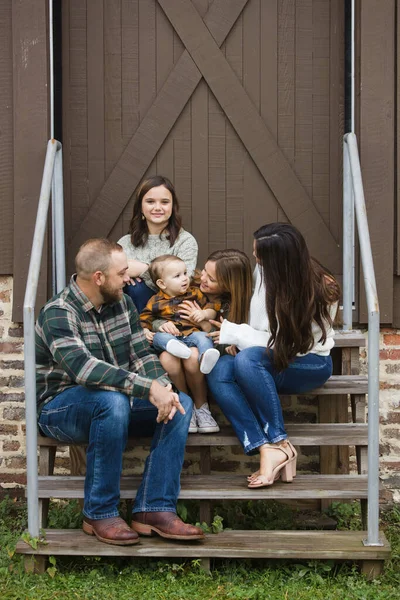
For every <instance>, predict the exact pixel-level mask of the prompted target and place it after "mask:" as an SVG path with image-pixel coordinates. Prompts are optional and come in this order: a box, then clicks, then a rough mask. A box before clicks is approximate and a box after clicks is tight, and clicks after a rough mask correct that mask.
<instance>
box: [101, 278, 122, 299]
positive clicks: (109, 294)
mask: <svg viewBox="0 0 400 600" xmlns="http://www.w3.org/2000/svg"><path fill="white" fill-rule="evenodd" d="M99 291H100V293H101V295H102V296H103V304H114V302H119V301H120V300H121V290H120V289H119V288H112V287H111V286H110V285H109V284H108V282H107V281H106V282H105V283H104V284H103V285H101V286H100V289H99Z"/></svg>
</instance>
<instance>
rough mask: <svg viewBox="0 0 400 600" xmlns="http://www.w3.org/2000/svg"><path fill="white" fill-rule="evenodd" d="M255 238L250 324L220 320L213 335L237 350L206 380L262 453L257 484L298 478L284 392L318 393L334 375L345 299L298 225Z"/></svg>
mask: <svg viewBox="0 0 400 600" xmlns="http://www.w3.org/2000/svg"><path fill="white" fill-rule="evenodd" d="M254 238H255V239H254V256H255V258H256V260H257V267H256V270H255V288H254V293H253V296H252V300H251V304H250V315H249V323H248V324H240V325H238V324H236V323H231V322H230V321H228V320H226V319H225V320H224V321H223V322H222V325H221V323H219V324H218V323H216V322H214V323H215V325H216V326H218V327H220V330H218V331H217V332H215V333H214V334H210V335H211V336H213V337H214V338H215V341H219V343H221V344H229V345H232V349H231V351H230V355H228V356H223V357H221V358H220V360H219V361H218V363H217V365H216V366H215V367H214V370H213V371H212V372H211V373H210V375H208V377H207V383H208V386H209V388H210V390H211V392H212V394H213V396H214V398H215V400H216V401H217V403H218V404H219V405H220V407H221V409H222V410H223V412H224V414H225V415H226V417H227V418H228V419H229V421H230V422H231V423H232V426H233V428H234V430H235V432H236V435H237V436H238V438H239V440H240V442H241V443H242V446H243V449H244V451H245V453H246V454H249V455H251V454H254V453H256V452H259V454H260V469H259V470H258V471H257V472H256V473H253V474H252V475H250V477H249V478H248V481H249V484H248V485H249V487H250V488H258V487H264V486H269V485H272V484H273V483H274V481H276V480H277V479H279V478H280V477H282V480H283V481H287V482H290V481H292V479H293V477H294V476H295V475H296V457H297V452H296V450H295V449H294V447H293V445H292V444H291V443H290V442H289V440H288V439H287V434H286V431H285V426H284V422H283V416H282V408H281V403H280V400H279V395H278V394H279V393H281V394H296V393H301V392H308V391H311V390H313V389H315V388H317V387H319V386H321V385H323V384H324V383H325V381H326V380H327V379H328V378H329V377H330V376H331V374H332V360H331V357H330V350H331V348H332V347H333V345H334V340H333V336H334V332H333V328H332V325H333V320H334V318H335V315H336V312H337V306H338V300H339V297H340V289H339V285H338V284H337V282H336V280H335V278H334V277H333V275H332V274H331V273H329V272H328V271H327V270H326V269H324V268H323V267H322V266H321V265H320V264H319V263H318V262H317V261H315V260H314V259H312V258H311V257H310V255H309V253H308V249H307V246H306V243H305V241H304V238H303V236H302V235H301V233H300V232H299V231H298V230H297V229H296V228H295V227H293V226H292V225H290V224H288V223H272V224H270V225H264V226H263V227H261V228H260V229H258V230H257V231H256V232H255V234H254Z"/></svg>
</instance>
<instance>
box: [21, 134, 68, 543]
mask: <svg viewBox="0 0 400 600" xmlns="http://www.w3.org/2000/svg"><path fill="white" fill-rule="evenodd" d="M60 148H61V144H60V142H57V141H56V140H50V141H49V142H48V144H47V151H46V160H45V164H44V169H43V177H42V185H41V188H40V196H39V204H38V210H37V216H36V224H35V232H34V234H33V243H32V252H31V257H30V262H29V271H28V277H27V283H26V291H25V298H24V309H23V315H24V338H25V345H24V362H25V408H26V455H27V496H28V530H29V533H30V535H31V536H32V537H35V538H37V537H39V499H38V462H37V415H36V412H37V404H36V360H35V303H36V293H37V288H38V282H39V271H40V263H41V259H42V253H43V244H44V237H45V232H46V222H47V215H48V211H49V203H50V190H51V183H52V178H53V171H54V163H55V157H56V152H57V150H59V149H60Z"/></svg>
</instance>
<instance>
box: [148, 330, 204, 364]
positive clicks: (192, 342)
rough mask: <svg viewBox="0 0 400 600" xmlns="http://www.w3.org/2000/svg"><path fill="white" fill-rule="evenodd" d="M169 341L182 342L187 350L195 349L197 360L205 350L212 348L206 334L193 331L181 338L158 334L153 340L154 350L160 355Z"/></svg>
mask: <svg viewBox="0 0 400 600" xmlns="http://www.w3.org/2000/svg"><path fill="white" fill-rule="evenodd" d="M170 340H178V342H182V344H185V345H186V346H188V347H189V348H197V349H198V351H199V360H200V358H201V355H202V354H204V352H205V351H206V350H209V349H210V348H214V343H213V341H212V339H211V338H209V337H207V334H206V333H205V332H204V331H194V332H193V333H190V334H189V335H182V336H177V335H171V334H170V333H162V332H158V333H156V334H155V336H154V338H153V346H154V350H156V352H160V353H161V352H164V350H166V349H167V344H168V342H169V341H170Z"/></svg>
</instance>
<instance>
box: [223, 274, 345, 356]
mask: <svg viewBox="0 0 400 600" xmlns="http://www.w3.org/2000/svg"><path fill="white" fill-rule="evenodd" d="M254 275H255V286H254V292H253V296H252V298H251V302H250V314H249V324H248V325H247V324H245V323H243V324H241V325H237V324H236V323H231V322H230V321H228V320H226V319H225V320H224V322H223V323H222V326H221V333H220V338H219V341H220V344H233V345H234V346H237V347H238V348H239V350H244V349H245V348H250V347H251V346H264V347H267V344H268V341H269V338H270V336H271V331H270V327H269V320H268V315H267V309H266V306H265V286H264V281H263V279H262V274H261V269H260V267H259V266H258V265H257V266H256V268H255V271H254ZM336 310H337V303H335V304H332V305H331V306H330V309H329V312H330V315H331V317H332V319H333V318H334V317H335V315H336ZM312 333H313V336H314V345H313V347H312V348H311V349H310V350H309V351H308V352H307V354H309V353H313V354H319V355H320V356H328V355H329V353H330V351H331V349H332V348H333V346H334V345H335V342H334V339H333V336H334V334H335V332H334V330H333V328H332V327H331V326H330V325H329V324H328V323H326V341H325V343H324V344H322V343H321V342H320V341H319V340H320V339H321V336H322V331H321V329H320V327H319V326H318V325H317V323H315V322H313V324H312ZM298 356H302V355H300V354H299V355H298Z"/></svg>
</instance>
